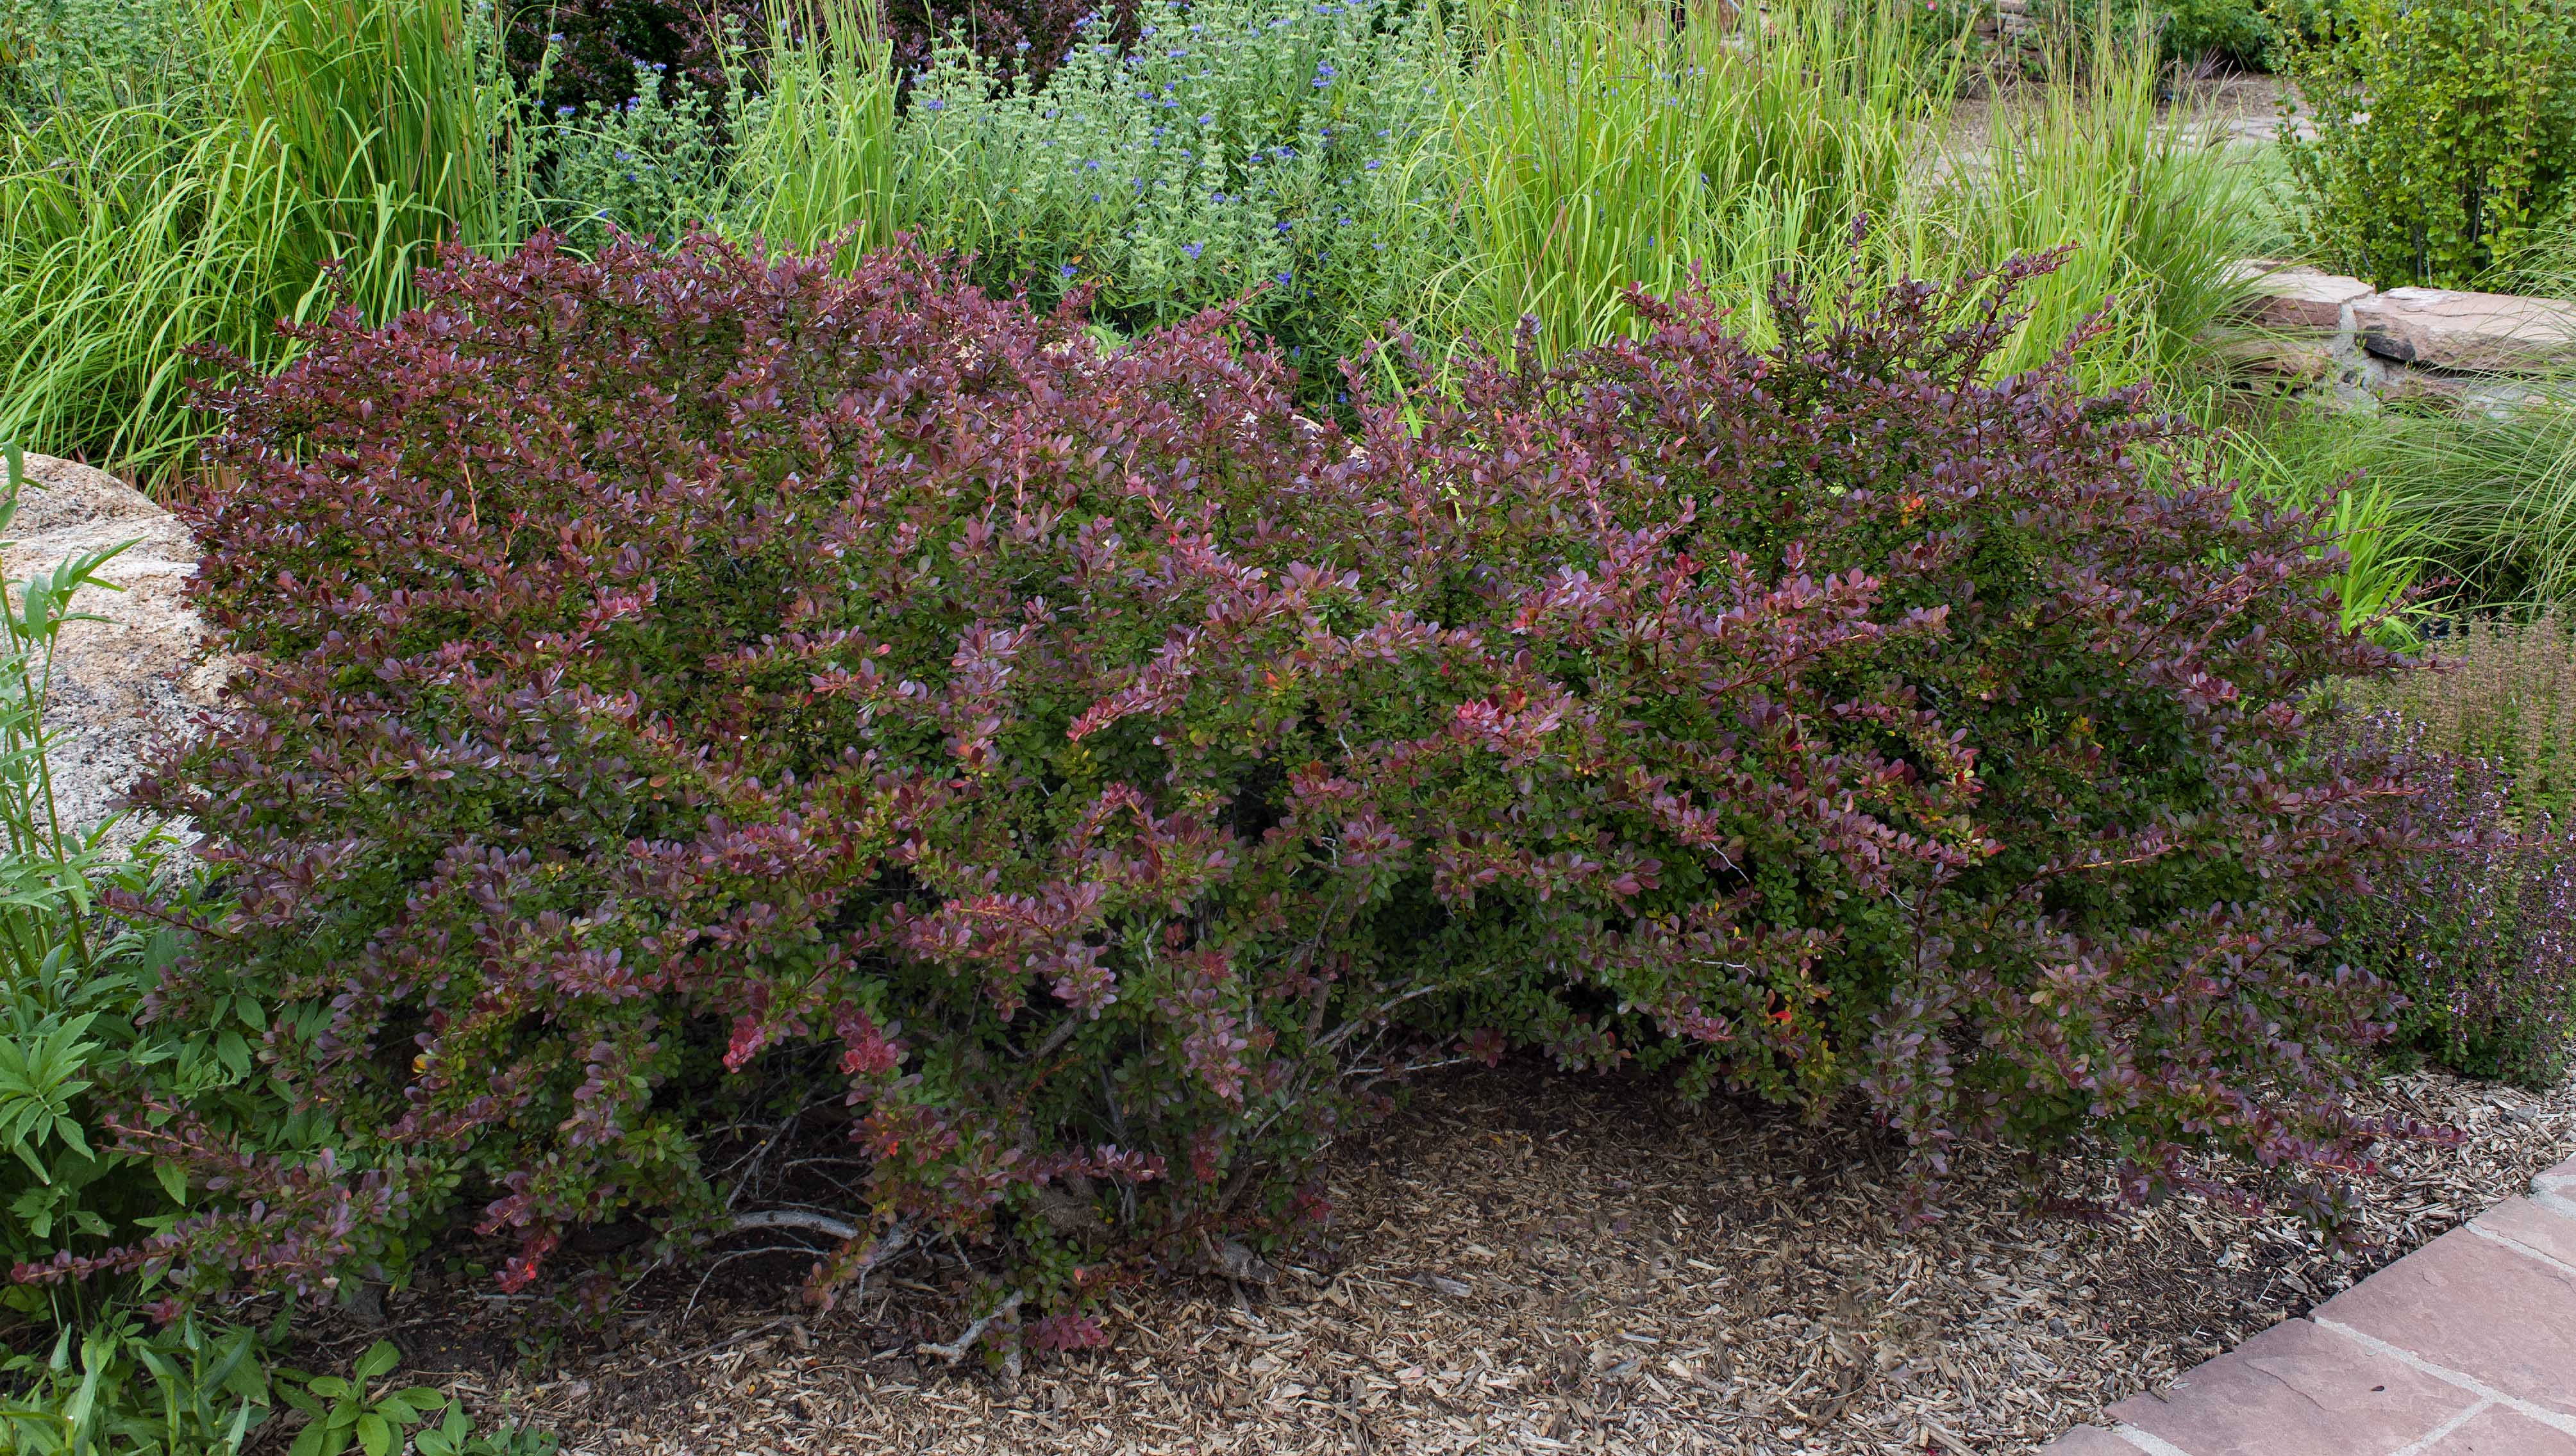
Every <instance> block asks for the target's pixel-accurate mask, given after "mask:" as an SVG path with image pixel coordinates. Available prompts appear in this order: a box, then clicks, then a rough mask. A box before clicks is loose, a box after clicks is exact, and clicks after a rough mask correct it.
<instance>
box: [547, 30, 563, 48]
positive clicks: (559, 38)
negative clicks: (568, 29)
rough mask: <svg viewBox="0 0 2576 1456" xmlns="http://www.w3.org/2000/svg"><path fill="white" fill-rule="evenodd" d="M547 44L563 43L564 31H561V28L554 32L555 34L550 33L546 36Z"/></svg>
mask: <svg viewBox="0 0 2576 1456" xmlns="http://www.w3.org/2000/svg"><path fill="white" fill-rule="evenodd" d="M546 44H548V45H562V44H563V32H562V31H560V30H558V31H556V32H554V33H553V34H551V35H548V36H547V37H546Z"/></svg>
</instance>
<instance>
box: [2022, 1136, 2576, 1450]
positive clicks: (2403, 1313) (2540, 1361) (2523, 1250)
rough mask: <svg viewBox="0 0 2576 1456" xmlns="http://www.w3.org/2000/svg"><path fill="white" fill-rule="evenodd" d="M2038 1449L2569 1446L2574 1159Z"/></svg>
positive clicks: (2574, 1425) (2575, 1261)
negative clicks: (2306, 1310) (2156, 1391)
mask: <svg viewBox="0 0 2576 1456" xmlns="http://www.w3.org/2000/svg"><path fill="white" fill-rule="evenodd" d="M2103 1416H2104V1418H2105V1419H2106V1420H2108V1421H2112V1422H2116V1424H2115V1425H2112V1426H2111V1427H2109V1428H2107V1429H2106V1428H2105V1427H2103V1426H2078V1427H2077V1428H2075V1429H2074V1430H2072V1431H2069V1432H2067V1433H2066V1434H2065V1435H2063V1436H2061V1437H2059V1438H2058V1439H2057V1440H2056V1441H2054V1442H2051V1443H2050V1444H2049V1445H2048V1446H2046V1447H2044V1448H2042V1450H2043V1453H2045V1456H2311V1453H2313V1456H2576V1158H2570V1159H2568V1160H2567V1161H2566V1162H2564V1163H2561V1164H2559V1165H2558V1166H2557V1167H2555V1168H2552V1169H2550V1170H2549V1171H2548V1172H2545V1173H2543V1174H2541V1175H2540V1176H2539V1177H2538V1178H2536V1179H2534V1180H2533V1181H2532V1187H2531V1193H2530V1196H2529V1197H2525V1198H2516V1199H2513V1200H2511V1201H2509V1202H2506V1203H2503V1204H2500V1205H2498V1206H2497V1207H2495V1208H2492V1209H2489V1210H2488V1211H2487V1212H2485V1213H2483V1214H2481V1215H2479V1216H2478V1217H2477V1218H2474V1219H2472V1220H2470V1221H2469V1222H2468V1223H2466V1224H2464V1225H2462V1226H2461V1227H2459V1228H2455V1229H2453V1230H2451V1231H2450V1232H2449V1233H2446V1234H2444V1235H2442V1236H2441V1237H2440V1238H2438V1239H2435V1240H2433V1241H2432V1242H2431V1243H2429V1244H2426V1245H2425V1246H2424V1247H2422V1248H2420V1249H2417V1250H2416V1251H2415V1252H2413V1253H2411V1254H2408V1255H2407V1256H2406V1257H2405V1258H2402V1259H2400V1260H2398V1261H2397V1262H2396V1263H2393V1264H2391V1265H2389V1266H2388V1267H2386V1268H2384V1269H2381V1270H2380V1271H2379V1272H2377V1273H2375V1274H2373V1275H2371V1276H2370V1277H2369V1278H2367V1279H2364V1280H2362V1281H2361V1282H2360V1283H2359V1284H2356V1285H2354V1286H2353V1287H2352V1288H2350V1289H2348V1290H2345V1291H2344V1292H2343V1293H2341V1294H2339V1295H2336V1296H2335V1297H2334V1298H2333V1299H2330V1300H2328V1301H2326V1302H2325V1303H2324V1304H2322V1305H2319V1306H2318V1307H2317V1308H2316V1309H2315V1310H2314V1311H2313V1312H2312V1313H2311V1314H2310V1315H2309V1317H2308V1318H2306V1319H2293V1320H2285V1321H2283V1322H2282V1323H2280V1324H2277V1325H2274V1326H2273V1327H2272V1328H2270V1329H2268V1330H2265V1331H2264V1332H2263V1333H2261V1334H2259V1335H2256V1336H2255V1337H2254V1338H2253V1339H2251V1340H2248V1341H2246V1342H2245V1344H2243V1345H2242V1346H2240V1347H2238V1348H2237V1349H2236V1350H2234V1351H2232V1352H2230V1353H2228V1354H2225V1355H2221V1356H2219V1357H2218V1358H2217V1359H2214V1360H2211V1361H2209V1362H2208V1363H2207V1364H2204V1365H2201V1366H2200V1367H2198V1368H2197V1369H2194V1370H2192V1371H2190V1372H2189V1373H2187V1374H2185V1375H2184V1376H2182V1377H2181V1378H2180V1379H2178V1380H2176V1381H2175V1382H2174V1383H2173V1385H2172V1386H2171V1387H2170V1388H2168V1389H2167V1390H2165V1391H2164V1392H2163V1393H2162V1394H2161V1395H2141V1396H2135V1397H2132V1398H2130V1399H2128V1400H2124V1401H2121V1402H2120V1403H2118V1404H2117V1405H2114V1406H2112V1407H2110V1408H2109V1409H2108V1410H2106V1411H2104V1412H2103Z"/></svg>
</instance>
